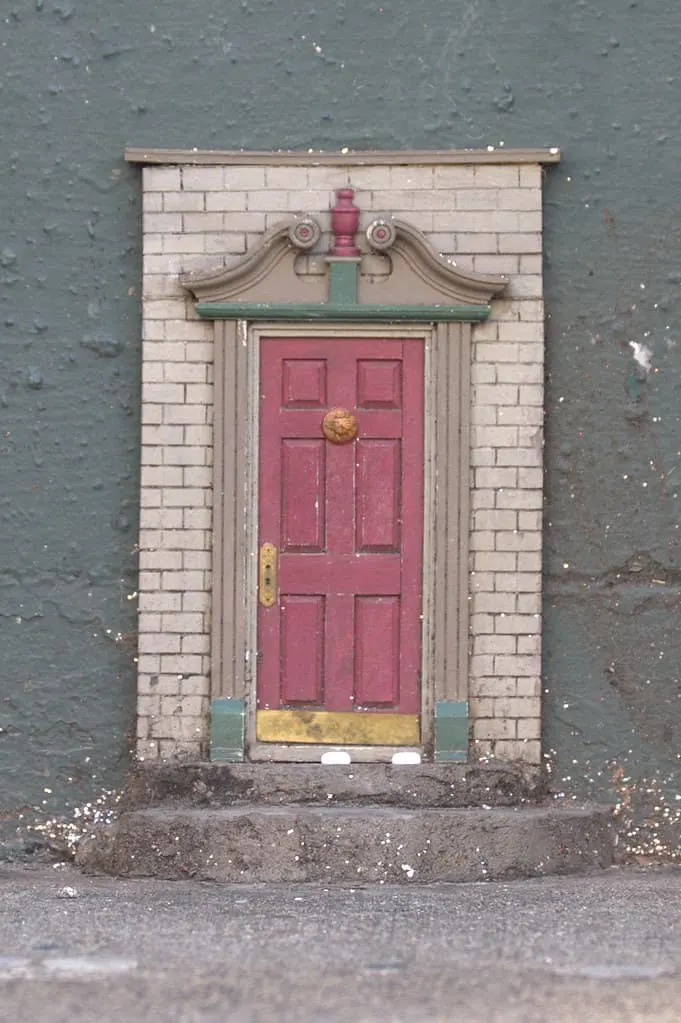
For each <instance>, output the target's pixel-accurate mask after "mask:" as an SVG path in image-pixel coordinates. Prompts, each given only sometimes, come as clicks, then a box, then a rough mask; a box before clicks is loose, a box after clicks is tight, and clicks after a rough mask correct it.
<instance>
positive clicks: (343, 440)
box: [322, 408, 357, 444]
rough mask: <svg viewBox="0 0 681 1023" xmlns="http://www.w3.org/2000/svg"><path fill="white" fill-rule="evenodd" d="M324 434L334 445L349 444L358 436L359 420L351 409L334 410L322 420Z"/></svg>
mask: <svg viewBox="0 0 681 1023" xmlns="http://www.w3.org/2000/svg"><path fill="white" fill-rule="evenodd" d="M322 433H323V434H324V436H325V437H326V439H327V440H330V441H331V443H332V444H347V443H348V442H349V441H351V440H354V439H355V437H356V436H357V418H356V416H355V415H354V413H353V412H351V411H350V409H347V408H332V409H330V410H329V411H328V412H327V413H326V415H325V416H324V419H323V420H322Z"/></svg>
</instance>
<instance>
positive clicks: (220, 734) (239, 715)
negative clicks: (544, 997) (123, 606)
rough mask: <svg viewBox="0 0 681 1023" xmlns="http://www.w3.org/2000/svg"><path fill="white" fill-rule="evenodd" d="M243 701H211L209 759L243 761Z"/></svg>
mask: <svg viewBox="0 0 681 1023" xmlns="http://www.w3.org/2000/svg"><path fill="white" fill-rule="evenodd" d="M244 719H245V708H244V701H243V700H228V699H221V700H213V702H212V704H211V717H210V759H211V760H222V761H225V760H227V761H231V762H232V763H235V762H237V761H240V760H243V759H244Z"/></svg>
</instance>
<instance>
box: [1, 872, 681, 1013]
mask: <svg viewBox="0 0 681 1023" xmlns="http://www.w3.org/2000/svg"><path fill="white" fill-rule="evenodd" d="M679 1019H681V870H678V869H675V868H660V867H657V868H641V869H626V870H623V869H611V870H608V871H605V872H600V873H594V874H591V875H587V876H581V877H569V878H545V879H540V880H532V881H514V882H508V883H489V882H482V883H474V884H458V885H417V884H415V885H414V886H413V887H411V886H404V885H401V886H390V885H380V884H375V885H367V886H364V887H361V886H356V887H350V886H347V885H343V886H326V887H324V886H322V885H317V884H315V885H311V884H310V885H292V884H282V885H257V886H256V885H244V884H240V885H220V884H216V883H212V882H198V881H156V880H148V881H146V880H124V881H121V880H114V879H111V878H98V877H84V876H82V875H80V874H79V873H78V872H77V871H75V870H74V869H73V868H72V867H69V866H63V865H59V866H57V867H52V866H45V865H35V866H32V865H31V866H19V865H16V866H15V865H9V866H4V867H2V868H0V1020H2V1021H4V1020H8V1021H9V1020H12V1021H13V1023H23V1021H29V1020H30V1021H31V1023H34V1021H36V1020H37V1021H39V1023H62V1021H63V1023H66V1021H67V1020H68V1021H69V1023H74V1021H82V1023H85V1021H92V1023H109V1021H111V1023H113V1021H114V1020H115V1021H116V1023H121V1021H124V1023H137V1021H144V1023H156V1021H159V1023H161V1021H163V1023H225V1021H227V1023H275V1021H276V1023H317V1021H319V1023H341V1021H343V1023H345V1021H348V1023H435V1021H437V1023H439V1021H442V1023H450V1021H456V1020H466V1021H467V1023H483V1021H484V1023H487V1021H516V1020H517V1021H521V1020H522V1021H523V1023H548V1021H550V1023H561V1021H568V1020H569V1021H579V1023H591V1021H593V1023H609V1021H627V1023H629V1021H631V1023H634V1021H643V1020H645V1021H655V1023H666V1021H670V1023H671V1021H674V1023H677V1021H678V1020H679Z"/></svg>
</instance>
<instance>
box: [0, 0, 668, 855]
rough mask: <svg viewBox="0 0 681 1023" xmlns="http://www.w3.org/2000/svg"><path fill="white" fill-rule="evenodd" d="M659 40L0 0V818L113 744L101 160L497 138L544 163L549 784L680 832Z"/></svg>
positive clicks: (131, 321) (284, 4) (111, 279)
mask: <svg viewBox="0 0 681 1023" xmlns="http://www.w3.org/2000/svg"><path fill="white" fill-rule="evenodd" d="M680 30H681V7H680V6H679V4H678V0H647V2H645V3H644V2H643V0H638V2H636V0H631V2H630V0H603V2H602V3H600V4H596V3H587V2H586V0H577V2H575V0H516V2H515V3H513V4H505V3H501V2H500V0H422V2H421V3H414V2H413V0H381V2H366V3H356V2H351V0H345V2H343V0H318V2H316V3H309V4H300V3H297V2H295V0H240V2H235V0H231V2H224V0H223V2H218V0H194V2H192V3H190V4H188V3H179V2H177V0H165V2H164V3H158V2H153V3H152V2H150V0H119V2H118V3H115V4H112V3H104V2H102V0H88V2H87V3H84V2H82V0H80V2H79V0H8V2H7V3H6V4H5V5H4V16H3V20H2V27H1V29H0V40H1V43H2V47H1V50H0V53H1V56H0V102H1V107H0V109H2V115H1V117H2V122H1V123H2V141H3V145H2V157H1V159H2V167H3V175H2V183H3V188H2V192H1V195H2V198H1V199H0V203H1V204H2V215H1V217H0V234H1V235H2V238H1V240H0V326H1V330H2V334H1V344H0V417H1V418H0V423H1V438H0V454H1V457H2V463H1V464H2V483H3V485H2V490H1V492H0V528H1V530H2V533H1V535H0V649H2V671H1V673H0V728H1V729H2V731H0V779H1V784H0V813H1V814H4V815H5V816H6V817H8V818H9V817H13V816H15V815H16V812H17V810H18V808H19V807H23V806H26V807H30V806H42V807H43V809H44V811H45V812H46V813H47V814H48V815H50V814H52V813H62V812H63V811H64V810H65V808H66V806H67V804H71V805H72V806H73V805H81V804H83V803H87V802H91V801H92V800H93V799H96V798H97V797H98V796H100V795H101V793H102V791H104V790H108V789H110V788H113V787H115V786H116V785H118V784H119V783H120V779H121V771H122V768H123V766H124V765H125V762H126V755H127V754H126V751H127V749H128V747H129V737H130V736H129V733H130V729H131V726H132V721H133V673H134V666H133V656H134V636H131V635H130V634H131V633H133V631H134V625H135V614H134V612H135V602H134V599H130V598H131V596H132V594H133V593H134V589H135V575H134V571H135V555H134V544H135V530H136V492H137V469H136V451H137V440H138V419H137V391H138V377H139V340H138V322H139V279H140V260H139V253H140V237H139V230H140V206H139V180H138V172H137V171H136V170H135V169H133V168H129V167H126V166H125V165H124V164H123V162H122V151H123V147H124V145H125V144H126V143H127V144H137V145H146V146H157V147H174V146H175V147H184V148H188V147H191V146H199V147H221V148H239V147H246V148H278V147H292V148H305V149H306V148H308V147H315V148H332V149H336V148H339V147H341V146H349V147H358V148H366V147H375V148H376V147H387V148H402V147H441V148H445V147H461V146H476V147H477V146H486V145H488V144H493V145H497V144H500V143H501V142H504V143H505V145H506V146H546V145H559V146H560V147H561V148H562V150H563V153H564V159H563V162H562V164H561V165H560V166H559V167H558V168H556V169H554V170H552V171H551V172H550V174H549V176H548V180H547V185H546V231H547V266H546V273H547V280H546V287H547V299H548V308H549V312H550V320H549V323H548V366H549V380H548V420H547V425H548V452H549V459H548V460H549V475H548V493H549V506H548V517H547V555H548V560H547V606H546V627H547V645H546V657H545V668H546V688H547V703H548V714H547V724H546V740H547V746H548V748H549V749H551V750H555V754H554V757H553V759H554V761H555V767H554V777H555V779H556V784H557V787H559V788H563V787H568V788H569V789H570V790H571V791H575V792H578V793H582V792H588V791H590V790H591V789H592V787H595V789H596V791H598V792H600V793H601V794H603V793H607V792H608V791H609V788H610V786H611V779H612V777H613V776H614V777H615V780H616V782H617V786H618V787H619V789H620V790H622V787H623V786H625V787H627V788H630V789H631V793H630V795H631V796H632V798H633V799H634V801H636V800H637V799H640V798H641V797H645V796H646V795H648V796H651V793H646V790H647V789H655V788H660V789H661V794H660V795H655V796H654V797H652V802H651V805H655V806H658V807H662V808H665V807H667V808H668V809H669V814H670V816H674V815H675V813H676V807H677V806H678V805H679V803H678V802H677V801H676V800H675V798H674V797H675V796H676V792H677V787H678V784H679V769H678V764H679V755H680V754H679V752H678V751H679V749H681V744H680V739H681V685H680V682H679V661H680V656H679V655H680V653H681V650H680V647H681V639H680V638H679V632H678V629H677V628H676V624H677V618H678V609H679V600H680V597H681V571H680V568H681V566H680V563H679V558H680V548H679V515H678V509H679V499H678V491H677V489H676V488H677V487H679V488H681V469H680V468H678V466H679V458H680V457H681V454H680V453H681V432H680V430H679V407H680V402H679V398H680V394H679V388H680V381H681V378H680V377H679V372H678V362H679V357H680V354H679V353H680V352H681V348H679V347H677V342H678V340H679V311H680V307H681V301H680V297H679V284H680V283H681V258H680V257H681V227H680V225H679V217H678V155H679V139H680V138H681V134H680V132H679V127H680V126H679V120H680V119H681V81H680V77H679V75H680V68H679V61H678V39H679V33H680ZM631 341H634V342H637V343H638V344H645V345H646V346H647V347H648V348H649V349H650V350H651V351H652V366H653V369H652V372H651V373H650V374H649V375H648V376H645V374H644V373H643V372H642V371H638V372H637V371H636V364H635V363H634V361H633V360H632V351H633V350H632V349H631V347H630V345H629V343H630V342H631ZM642 378H644V379H642ZM626 778H630V779H632V782H631V783H629V782H625V781H624V779H626ZM45 789H51V790H52V792H51V793H49V792H45V791H44V790H45ZM624 796H625V799H628V798H629V795H627V793H624ZM43 801H45V802H44V803H43ZM651 812H652V813H653V814H654V815H657V817H658V818H661V815H662V814H663V813H664V809H661V810H658V811H652V810H651ZM652 833H654V831H651V830H650V829H649V831H648V834H652ZM672 840H674V839H673V837H672V838H670V839H665V841H672Z"/></svg>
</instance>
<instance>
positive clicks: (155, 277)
mask: <svg viewBox="0 0 681 1023" xmlns="http://www.w3.org/2000/svg"><path fill="white" fill-rule="evenodd" d="M347 184H351V185H353V187H354V188H355V189H356V201H357V204H358V205H359V207H360V208H361V209H362V210H363V211H364V212H363V220H364V221H368V220H369V219H371V218H373V217H374V216H375V215H377V214H379V213H381V212H389V213H391V214H394V215H395V216H399V217H402V218H403V219H405V220H408V221H410V222H411V223H412V224H414V225H415V226H416V227H418V228H420V229H421V230H422V231H424V232H425V233H426V234H427V235H428V236H429V237H430V240H431V242H432V244H433V245H434V246H435V248H436V249H437V250H438V251H439V252H441V253H442V254H443V255H445V256H447V257H450V258H453V259H454V260H455V261H456V263H457V265H458V266H460V267H461V268H462V269H467V270H475V271H477V272H479V273H501V274H506V275H508V276H509V277H510V279H511V280H510V286H509V288H508V290H507V293H506V295H505V297H504V299H503V300H502V301H498V302H495V303H494V304H493V312H492V316H491V317H490V319H489V320H488V321H487V322H486V323H484V324H480V325H479V326H477V327H476V328H474V331H473V357H472V359H473V361H472V367H471V374H472V407H471V452H470V464H471V488H472V490H471V523H470V529H471V532H470V548H471V564H470V611H471V614H470V623H471V630H470V631H471V649H470V679H469V692H470V709H471V716H472V719H473V734H474V739H475V743H476V750H477V753H478V754H479V755H480V756H495V757H500V758H504V759H520V760H525V761H528V762H531V763H538V762H539V760H540V693H541V686H540V647H541V605H540V598H541V539H542V521H541V518H542V517H541V509H542V496H543V491H542V487H543V479H542V460H543V439H542V422H543V411H542V410H543V387H544V383H543V381H544V375H543V355H544V348H543V315H544V313H543V305H542V301H541V297H542V277H541V269H542V268H541V249H542V222H541V172H540V168H539V167H538V166H536V165H527V166H514V165H499V166H496V165H489V164H485V165H471V166H467V165H454V166H451V165H448V166H435V167H418V166H413V167H404V166H400V167H389V166H366V167H330V166H321V167H319V166H318V167H313V166H311V167H307V168H306V167H289V166H281V167H275V166H266V167H263V166H241V167H236V166H200V167H182V168H179V167H159V166H149V167H145V168H144V170H143V190H144V204H143V209H144V285H143V299H144V301H143V333H142V336H143V345H142V357H143V384H142V424H143V426H142V498H141V523H140V582H139V593H140V604H139V632H140V646H139V707H138V712H139V718H138V739H139V746H138V749H139V755H140V756H142V757H146V758H156V757H166V756H170V755H176V754H186V755H192V756H200V755H202V754H203V753H205V748H206V739H207V731H208V708H209V679H210V665H209V658H208V649H209V629H210V548H211V503H212V501H211V497H212V491H211V479H212V431H211V422H212V368H213V365H212V360H213V352H212V337H213V327H212V324H211V323H207V322H200V321H199V320H198V319H197V318H196V316H195V314H194V312H193V309H192V306H191V303H190V301H189V300H188V299H187V297H186V295H185V293H184V291H183V289H182V287H181V286H180V284H179V281H178V275H179V273H180V272H181V271H187V270H191V269H195V268H198V267H201V268H207V267H208V266H210V267H212V268H214V267H215V265H216V262H217V263H218V264H219V263H220V261H221V259H222V261H223V262H231V261H232V260H233V259H234V258H235V257H236V256H238V255H239V254H242V253H244V252H245V251H247V250H248V248H249V247H251V246H252V245H253V243H254V242H255V241H256V240H257V239H258V238H259V236H260V235H261V233H262V232H263V230H265V228H266V227H269V226H271V225H272V224H273V223H276V222H277V221H278V220H279V219H280V218H281V217H282V216H285V215H286V214H289V213H291V212H310V213H313V214H314V215H316V216H317V217H319V219H320V221H321V222H322V223H324V222H325V214H326V212H327V211H328V209H329V207H330V206H331V205H332V204H333V201H334V194H333V191H334V189H335V188H338V187H341V186H343V185H347Z"/></svg>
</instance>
